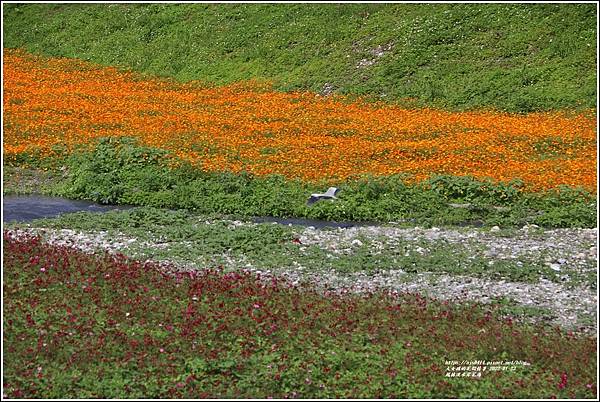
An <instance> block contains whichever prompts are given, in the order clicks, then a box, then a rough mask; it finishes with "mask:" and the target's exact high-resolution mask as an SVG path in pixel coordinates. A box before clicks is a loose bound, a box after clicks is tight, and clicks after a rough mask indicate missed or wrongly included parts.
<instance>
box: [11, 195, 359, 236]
mask: <svg viewBox="0 0 600 402" xmlns="http://www.w3.org/2000/svg"><path fill="white" fill-rule="evenodd" d="M130 208H134V207H132V206H129V205H101V204H96V203H94V202H91V201H78V200H69V199H67V198H60V197H47V196H42V195H27V196H4V197H3V204H2V221H3V222H13V221H17V222H28V221H31V220H34V219H39V218H52V217H56V216H59V215H61V214H65V213H71V212H79V211H87V212H107V211H113V210H125V209H130ZM252 222H255V223H265V222H266V223H268V222H275V223H279V224H281V225H301V226H312V227H314V228H316V229H322V228H349V227H353V226H365V225H369V223H365V222H333V221H322V220H317V219H303V218H273V217H268V216H267V217H255V218H253V219H252Z"/></svg>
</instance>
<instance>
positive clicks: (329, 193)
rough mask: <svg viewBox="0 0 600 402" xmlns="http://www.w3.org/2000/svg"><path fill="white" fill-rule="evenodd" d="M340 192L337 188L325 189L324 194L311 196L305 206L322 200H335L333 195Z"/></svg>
mask: <svg viewBox="0 0 600 402" xmlns="http://www.w3.org/2000/svg"><path fill="white" fill-rule="evenodd" d="M338 191H340V190H339V189H338V188H335V187H329V188H328V189H327V191H326V192H325V193H324V194H316V193H315V194H311V195H310V198H309V199H308V202H307V204H308V205H310V204H314V203H315V202H317V201H319V200H323V199H329V200H337V197H336V196H335V194H336V193H337V192H338Z"/></svg>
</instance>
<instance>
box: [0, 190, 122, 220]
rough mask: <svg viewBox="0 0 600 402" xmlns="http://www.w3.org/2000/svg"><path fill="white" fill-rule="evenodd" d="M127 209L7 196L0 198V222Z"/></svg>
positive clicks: (91, 203)
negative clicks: (0, 218)
mask: <svg viewBox="0 0 600 402" xmlns="http://www.w3.org/2000/svg"><path fill="white" fill-rule="evenodd" d="M129 208H132V207H131V206H129V205H100V204H96V203H94V202H91V201H77V200H69V199H66V198H59V197H46V196H43V195H27V196H11V195H9V196H4V197H2V221H3V222H12V221H17V222H28V221H31V220H34V219H39V218H53V217H56V216H58V215H61V214H64V213H69V212H78V211H87V212H107V211H112V210H123V209H129Z"/></svg>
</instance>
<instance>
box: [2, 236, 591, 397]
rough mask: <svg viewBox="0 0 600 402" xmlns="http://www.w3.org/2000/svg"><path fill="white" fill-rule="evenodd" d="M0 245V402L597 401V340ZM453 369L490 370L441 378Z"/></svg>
mask: <svg viewBox="0 0 600 402" xmlns="http://www.w3.org/2000/svg"><path fill="white" fill-rule="evenodd" d="M3 246H4V247H3V251H4V267H3V268H4V270H3V272H4V274H3V275H4V281H3V297H4V300H5V303H4V306H3V312H4V314H3V320H4V321H3V352H4V353H3V358H4V361H3V393H4V394H5V396H6V397H9V398H65V397H70V398H73V397H75V398H100V399H106V398H138V399H139V398H151V399H159V398H160V399H181V398H185V399H190V398H193V399H199V398H261V399H263V398H268V397H274V398H311V399H313V398H314V399H321V398H331V399H334V398H357V397H358V398H377V399H383V398H391V399H399V398H440V397H444V398H447V397H451V398H495V397H500V396H501V397H504V398H540V397H541V398H590V399H591V398H593V397H594V396H595V381H596V377H597V372H596V361H595V353H594V352H595V350H596V347H597V341H596V339H595V338H593V337H586V336H575V335H573V334H570V333H564V332H562V331H554V330H547V329H544V328H540V327H536V326H528V325H520V324H517V323H514V322H512V320H510V319H506V320H501V319H498V317H497V315H496V312H495V311H494V310H489V309H485V308H482V307H480V306H477V305H467V306H454V305H451V304H447V303H440V302H435V301H430V300H427V299H425V298H423V297H421V296H420V295H418V294H415V295H398V296H395V295H391V294H386V293H381V292H379V293H375V294H372V295H363V296H359V295H345V296H339V295H336V294H331V295H322V294H320V293H318V292H315V291H314V290H311V289H305V288H301V287H291V286H289V284H288V283H285V282H282V281H281V280H274V279H269V278H266V279H265V278H263V279H259V278H257V277H256V276H254V275H252V274H246V273H225V272H222V271H219V270H206V271H201V272H197V273H189V272H186V273H183V272H180V273H176V272H172V273H169V271H168V267H167V268H165V267H163V268H160V267H158V266H156V265H155V264H149V263H146V264H143V263H140V262H136V261H131V260H128V259H127V258H125V257H123V256H120V255H116V256H110V255H103V256H99V255H88V254H83V253H79V252H76V251H74V250H73V249H70V248H68V247H60V246H49V245H47V244H44V243H42V242H40V239H39V238H36V237H22V238H14V237H12V236H11V235H9V234H7V233H6V232H5V234H4V243H3ZM452 361H457V362H456V363H454V364H452V363H451V362H452ZM462 361H469V362H474V361H484V362H487V364H479V363H473V364H471V365H470V366H471V367H472V368H474V370H473V371H474V372H475V373H477V372H478V371H479V370H481V371H479V372H480V373H481V375H480V376H475V377H470V376H469V377H466V376H458V377H457V376H454V377H450V374H451V373H454V374H456V372H457V371H458V370H460V369H457V370H454V371H452V370H451V366H453V367H454V368H456V367H460V366H463V367H464V366H466V365H465V364H461V363H460V362H462ZM508 361H521V362H523V363H526V364H522V365H518V364H517V365H514V366H512V367H511V366H504V364H505V363H504V362H508ZM492 362H497V363H492ZM492 367H496V368H498V369H497V370H493V369H492ZM503 367H504V369H503ZM477 368H479V370H477ZM504 370H506V371H504ZM458 372H459V373H460V371H458Z"/></svg>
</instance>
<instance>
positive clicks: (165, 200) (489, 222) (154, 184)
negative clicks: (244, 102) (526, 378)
mask: <svg viewBox="0 0 600 402" xmlns="http://www.w3.org/2000/svg"><path fill="white" fill-rule="evenodd" d="M42 163H48V160H47V159H45V160H44V161H43V162H42ZM54 164H55V167H54V169H57V168H58V167H59V166H62V164H64V165H65V167H66V170H65V173H64V174H65V175H66V177H65V178H64V179H63V180H61V181H60V182H59V183H56V184H54V186H53V187H52V189H51V190H50V191H49V192H50V193H51V194H53V195H59V196H64V197H67V198H74V199H87V200H91V201H96V202H100V203H105V204H109V203H110V204H131V205H143V206H152V207H157V208H177V209H187V210H190V211H194V212H196V213H199V214H215V213H216V214H221V215H231V216H237V217H246V218H247V217H254V216H274V217H297V218H310V219H323V220H336V221H374V222H389V221H395V222H401V223H405V224H407V225H417V224H418V225H425V226H441V225H467V224H470V225H473V224H475V225H484V226H494V225H499V226H503V227H506V226H522V225H525V224H528V223H529V224H537V225H539V226H543V227H596V222H597V220H596V219H597V217H596V198H595V195H594V194H591V193H589V192H587V191H585V190H583V189H573V188H567V187H564V188H560V189H557V190H552V191H548V192H545V193H527V192H525V191H522V190H521V189H520V186H521V183H520V182H519V181H518V180H515V181H513V182H511V183H491V182H482V181H476V180H474V179H472V178H469V177H450V176H435V177H433V178H431V179H429V180H427V181H424V182H421V183H418V184H409V183H407V180H406V179H407V178H406V177H401V176H391V177H359V178H356V179H355V180H349V181H346V182H343V183H325V182H324V183H316V184H308V183H305V182H301V181H295V180H287V179H285V178H284V177H282V176H277V175H273V176H252V175H249V174H246V173H241V174H234V173H229V172H204V171H202V170H200V169H197V168H195V167H193V166H190V165H187V164H185V163H184V162H182V161H177V160H174V159H172V158H171V157H170V156H169V155H168V154H167V152H166V151H163V150H159V149H155V148H148V147H144V146H139V145H137V144H136V142H135V140H134V139H131V138H119V137H112V138H104V139H101V140H100V141H99V142H98V143H97V144H96V146H95V148H94V149H91V150H84V149H82V150H79V151H77V152H74V153H73V154H72V155H70V156H68V157H65V158H64V159H62V160H60V159H55V160H54ZM330 184H334V185H337V186H338V187H339V188H340V192H339V199H338V200H336V201H335V202H329V201H325V202H323V201H322V202H318V203H316V204H313V205H307V204H306V201H307V199H308V196H309V195H310V194H311V193H313V192H316V191H320V190H324V189H326V188H327V186H328V185H330ZM455 203H467V204H468V208H456V207H454V206H452V205H450V204H455Z"/></svg>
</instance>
